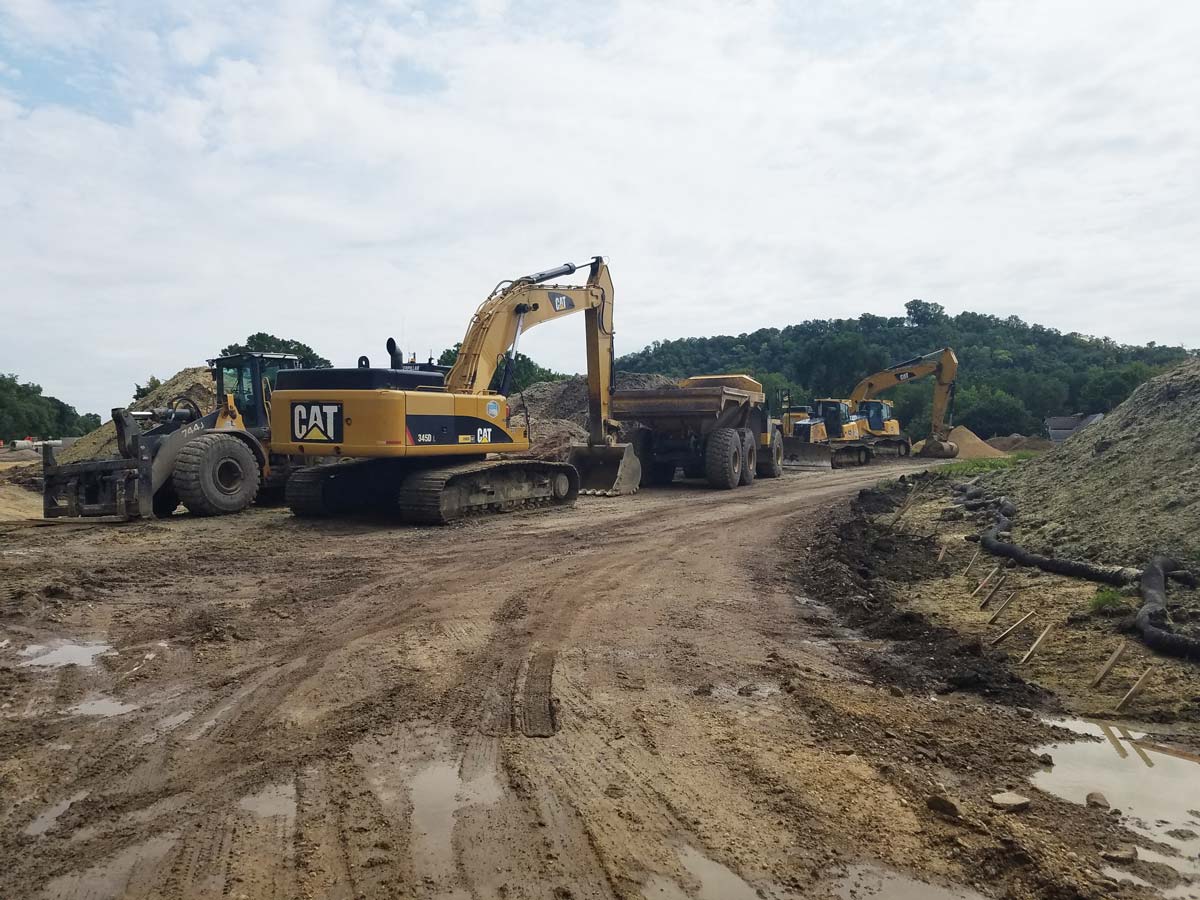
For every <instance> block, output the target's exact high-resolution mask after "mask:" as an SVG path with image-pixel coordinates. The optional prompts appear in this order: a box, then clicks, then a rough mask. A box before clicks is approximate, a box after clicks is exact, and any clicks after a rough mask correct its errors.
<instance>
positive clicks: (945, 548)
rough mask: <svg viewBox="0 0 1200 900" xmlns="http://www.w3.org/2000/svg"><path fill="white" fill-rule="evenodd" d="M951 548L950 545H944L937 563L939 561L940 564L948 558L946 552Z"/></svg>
mask: <svg viewBox="0 0 1200 900" xmlns="http://www.w3.org/2000/svg"><path fill="white" fill-rule="evenodd" d="M949 547H950V545H949V544H942V549H941V551H940V552H939V553H938V558H937V561H938V562H941V561H942V560H943V559H945V558H946V550H947V549H948V548H949Z"/></svg>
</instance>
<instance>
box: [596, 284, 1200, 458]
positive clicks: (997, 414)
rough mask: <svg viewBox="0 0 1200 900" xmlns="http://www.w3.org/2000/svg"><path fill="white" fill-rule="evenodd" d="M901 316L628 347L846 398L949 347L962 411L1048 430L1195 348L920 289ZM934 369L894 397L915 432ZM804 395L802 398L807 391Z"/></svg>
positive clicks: (688, 370) (633, 357)
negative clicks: (971, 304) (1141, 342)
mask: <svg viewBox="0 0 1200 900" xmlns="http://www.w3.org/2000/svg"><path fill="white" fill-rule="evenodd" d="M905 313H906V314H905V315H904V316H902V317H885V316H876V315H871V314H868V313H864V314H863V315H861V316H859V317H858V318H856V319H812V320H809V321H806V322H802V323H800V324H799V325H789V326H787V327H785V328H760V329H759V330H758V331H754V332H751V333H748V334H739V335H719V336H716V337H707V338H680V339H678V340H669V341H655V342H654V343H652V344H651V345H650V346H648V347H646V348H644V349H643V350H640V351H638V352H636V353H630V354H628V355H626V356H623V357H621V358H620V359H619V360H618V361H617V365H618V367H619V368H621V369H626V370H630V371H635V372H658V373H661V374H664V375H670V376H677V377H684V376H688V375H696V374H702V373H711V372H734V371H737V372H747V373H748V374H751V375H753V376H754V377H755V378H757V379H758V380H759V381H761V382H763V384H764V387H765V388H766V390H767V393H768V397H769V398H771V400H772V402H773V403H775V402H777V400H778V397H779V395H780V392H782V391H788V392H790V394H791V396H792V399H793V402H807V400H809V399H813V398H817V397H845V396H847V395H848V394H849V392H850V391H851V390H852V389H853V387H854V385H855V384H857V383H858V381H859V380H860V379H862V378H863V377H865V376H867V375H870V374H871V373H873V372H877V371H879V370H880V369H884V368H886V367H887V366H889V365H893V364H895V363H898V362H903V361H905V360H908V359H912V358H913V357H916V356H920V355H922V354H924V353H928V352H931V351H933V350H937V349H939V348H941V347H953V348H954V350H955V352H956V354H957V355H958V359H959V374H958V391H957V398H956V402H955V422H956V423H961V424H964V425H966V426H967V427H968V428H970V429H971V430H972V431H974V432H975V433H977V434H979V435H981V436H983V437H991V436H994V435H1003V434H1012V433H1014V432H1019V433H1021V434H1039V433H1041V432H1042V430H1043V425H1042V422H1043V420H1044V419H1045V418H1046V417H1047V416H1054V415H1070V414H1072V413H1076V412H1086V413H1093V412H1108V411H1109V410H1111V409H1112V408H1113V407H1115V406H1116V405H1117V404H1119V403H1120V402H1121V401H1123V400H1124V399H1125V398H1126V397H1128V396H1129V394H1130V393H1131V392H1132V391H1133V389H1134V388H1135V387H1137V386H1138V385H1139V384H1141V383H1142V382H1143V381H1145V380H1146V379H1148V378H1150V377H1151V376H1153V375H1155V374H1157V373H1158V372H1160V371H1162V370H1164V369H1165V368H1168V367H1169V366H1171V365H1174V364H1176V363H1178V362H1180V361H1181V360H1183V359H1185V358H1186V357H1187V356H1189V355H1197V351H1196V350H1190V351H1189V350H1186V349H1184V348H1183V347H1169V346H1160V345H1158V344H1155V343H1153V342H1151V343H1149V344H1146V345H1145V346H1132V345H1126V344H1119V343H1117V342H1115V341H1113V340H1111V339H1109V338H1096V337H1089V336H1087V335H1083V334H1078V333H1075V332H1072V333H1069V334H1063V333H1061V332H1059V331H1057V330H1055V329H1053V328H1046V327H1043V326H1041V325H1033V324H1028V323H1026V322H1024V321H1022V320H1021V319H1020V318H1018V317H1017V316H1009V317H1007V318H1000V317H998V316H992V315H985V314H982V313H974V312H963V313H959V314H958V315H955V316H951V315H948V314H947V313H946V311H945V309H944V308H943V307H942V306H941V305H939V304H937V303H930V302H926V301H924V300H912V301H910V302H908V303H907V304H905ZM932 390H933V386H932V383H931V380H930V379H923V380H922V381H919V382H916V383H913V384H909V385H901V386H900V387H898V388H896V389H894V390H892V391H889V392H888V393H887V394H886V395H885V396H886V398H887V399H890V400H892V401H893V402H894V403H895V405H896V413H897V415H898V416H899V418H900V421H901V422H902V423H903V424H904V425H905V426H906V428H907V429H908V431H909V433H911V434H914V435H922V434H925V433H926V432H927V431H928V430H929V405H930V400H931V396H932ZM802 398H803V399H802Z"/></svg>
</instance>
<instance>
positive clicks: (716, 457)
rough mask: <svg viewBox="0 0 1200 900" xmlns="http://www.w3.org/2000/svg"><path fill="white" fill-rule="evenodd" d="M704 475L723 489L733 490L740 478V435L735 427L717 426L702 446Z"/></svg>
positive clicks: (714, 485)
mask: <svg viewBox="0 0 1200 900" xmlns="http://www.w3.org/2000/svg"><path fill="white" fill-rule="evenodd" d="M704 477H705V478H707V479H708V483H709V484H711V485H712V486H713V487H715V488H720V489H721V490H723V491H729V490H733V489H734V488H735V487H737V486H738V483H739V482H740V481H741V479H742V436H741V435H740V434H738V432H737V429H735V428H718V429H716V430H715V431H713V433H712V434H710V435H709V436H708V446H707V447H705V448H704Z"/></svg>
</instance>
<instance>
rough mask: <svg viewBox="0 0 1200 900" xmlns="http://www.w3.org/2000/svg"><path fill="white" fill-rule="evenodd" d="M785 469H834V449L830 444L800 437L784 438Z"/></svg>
mask: <svg viewBox="0 0 1200 900" xmlns="http://www.w3.org/2000/svg"><path fill="white" fill-rule="evenodd" d="M783 467H784V468H785V469H832V468H833V451H832V450H830V449H829V445H828V444H814V443H812V442H811V441H804V440H801V439H799V438H794V437H785V438H784V439H783Z"/></svg>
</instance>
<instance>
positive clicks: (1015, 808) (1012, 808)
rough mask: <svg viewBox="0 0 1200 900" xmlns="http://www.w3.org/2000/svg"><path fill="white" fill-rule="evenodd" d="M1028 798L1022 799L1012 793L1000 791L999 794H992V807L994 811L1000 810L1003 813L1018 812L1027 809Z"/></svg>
mask: <svg viewBox="0 0 1200 900" xmlns="http://www.w3.org/2000/svg"><path fill="white" fill-rule="evenodd" d="M1030 802H1031V801H1030V799H1029V798H1028V797H1022V796H1021V795H1020V794H1018V793H1016V792H1014V791H1002V792H1001V793H999V794H992V806H994V807H996V809H1002V810H1004V811H1005V812H1020V811H1021V810H1023V809H1028V808H1029V804H1030Z"/></svg>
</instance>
